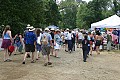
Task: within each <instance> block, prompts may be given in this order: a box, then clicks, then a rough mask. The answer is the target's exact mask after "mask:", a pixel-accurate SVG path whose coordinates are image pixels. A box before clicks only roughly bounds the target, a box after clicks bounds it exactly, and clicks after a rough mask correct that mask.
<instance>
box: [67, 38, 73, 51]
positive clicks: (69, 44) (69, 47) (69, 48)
mask: <svg viewBox="0 0 120 80" xmlns="http://www.w3.org/2000/svg"><path fill="white" fill-rule="evenodd" d="M72 48H73V44H72V40H68V51H70V50H71V51H72Z"/></svg>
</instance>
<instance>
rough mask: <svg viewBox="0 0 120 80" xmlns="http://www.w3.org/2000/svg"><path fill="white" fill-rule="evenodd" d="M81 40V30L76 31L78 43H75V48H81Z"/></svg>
mask: <svg viewBox="0 0 120 80" xmlns="http://www.w3.org/2000/svg"><path fill="white" fill-rule="evenodd" d="M82 40H83V34H82V31H79V32H78V44H77V48H79V47H80V48H81V47H82Z"/></svg>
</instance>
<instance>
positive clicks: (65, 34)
mask: <svg viewBox="0 0 120 80" xmlns="http://www.w3.org/2000/svg"><path fill="white" fill-rule="evenodd" d="M68 33H69V29H68V28H67V29H66V30H65V32H64V36H65V37H64V39H65V52H68V39H67V36H68Z"/></svg>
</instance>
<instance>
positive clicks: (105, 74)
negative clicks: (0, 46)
mask: <svg viewBox="0 0 120 80" xmlns="http://www.w3.org/2000/svg"><path fill="white" fill-rule="evenodd" d="M119 53H120V52H119ZM23 56H24V55H21V54H20V55H15V56H14V55H12V59H13V61H12V62H3V52H0V80H120V54H113V53H108V52H102V53H101V54H100V55H96V54H95V52H94V54H93V56H90V57H89V58H88V60H87V61H88V62H87V63H84V62H83V61H82V51H81V50H80V49H77V50H76V51H75V52H74V53H71V54H69V53H66V52H64V50H63V49H62V50H61V51H60V54H59V56H60V57H61V58H60V59H58V58H54V57H51V60H52V62H53V65H52V66H47V67H44V66H43V58H42V56H41V58H40V60H39V61H37V62H36V63H30V61H31V60H30V59H27V61H26V64H25V65H23V64H21V63H22V59H23Z"/></svg>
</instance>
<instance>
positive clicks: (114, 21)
mask: <svg viewBox="0 0 120 80" xmlns="http://www.w3.org/2000/svg"><path fill="white" fill-rule="evenodd" d="M95 28H120V17H119V16H117V15H113V16H111V17H109V18H106V19H104V20H102V21H99V22H96V23H93V24H91V30H94V29H95Z"/></svg>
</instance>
